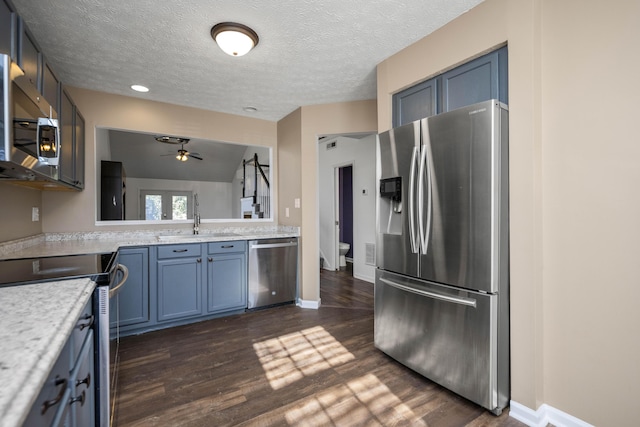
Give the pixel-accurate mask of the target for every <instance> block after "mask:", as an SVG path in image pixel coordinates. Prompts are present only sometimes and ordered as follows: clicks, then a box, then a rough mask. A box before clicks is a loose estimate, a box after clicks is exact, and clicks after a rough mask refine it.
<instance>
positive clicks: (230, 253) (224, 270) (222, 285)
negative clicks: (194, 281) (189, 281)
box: [207, 241, 247, 313]
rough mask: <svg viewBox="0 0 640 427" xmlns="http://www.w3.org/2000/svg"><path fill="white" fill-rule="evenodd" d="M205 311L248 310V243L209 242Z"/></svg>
mask: <svg viewBox="0 0 640 427" xmlns="http://www.w3.org/2000/svg"><path fill="white" fill-rule="evenodd" d="M207 291H208V292H207V311H208V312H209V313H219V312H224V311H229V310H239V309H244V308H246V307H247V242H246V241H234V242H216V243H209V245H208V256H207Z"/></svg>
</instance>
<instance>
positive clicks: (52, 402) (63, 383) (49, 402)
mask: <svg viewBox="0 0 640 427" xmlns="http://www.w3.org/2000/svg"><path fill="white" fill-rule="evenodd" d="M68 383H69V382H68V381H67V379H66V378H60V377H59V376H57V375H56V380H55V383H54V384H55V385H56V387H58V386H60V385H61V386H62V387H60V391H59V392H58V395H57V396H56V397H54V398H53V399H51V400H45V402H44V403H43V404H42V411H40V414H42V415H44V413H45V412H47V409H49V408H51V407H52V406H55V405H57V404H58V403H60V401H61V400H62V396H63V395H64V392H65V390H66V389H67V384H68Z"/></svg>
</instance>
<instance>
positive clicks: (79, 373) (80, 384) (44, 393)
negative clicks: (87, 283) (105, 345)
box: [23, 300, 96, 427]
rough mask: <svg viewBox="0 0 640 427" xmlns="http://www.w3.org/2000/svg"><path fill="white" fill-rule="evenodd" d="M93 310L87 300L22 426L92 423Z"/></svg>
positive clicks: (93, 421) (93, 381) (88, 424)
mask: <svg viewBox="0 0 640 427" xmlns="http://www.w3.org/2000/svg"><path fill="white" fill-rule="evenodd" d="M93 319H94V318H93V309H92V301H91V300H89V302H88V303H87V306H86V307H85V309H84V311H83V312H82V314H81V315H80V318H79V319H78V321H77V323H76V326H75V328H74V330H73V332H72V333H71V337H70V338H69V339H68V340H67V342H66V344H65V346H64V347H63V349H62V351H61V352H60V355H59V356H58V359H57V361H56V362H55V364H54V366H53V368H52V370H51V371H50V372H49V376H48V377H47V380H46V381H45V383H44V385H43V386H42V389H41V391H40V394H39V395H38V397H37V398H36V400H35V402H34V404H33V406H32V407H31V410H30V411H29V414H28V415H27V418H26V420H25V422H24V424H23V425H24V426H52V427H58V426H65V427H84V426H93V425H94V424H95V406H96V398H95V396H96V395H95V375H94V363H93V360H94V359H93V353H94V348H95V345H94V340H93V323H94V322H93Z"/></svg>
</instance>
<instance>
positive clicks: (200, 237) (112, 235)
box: [0, 227, 300, 260]
mask: <svg viewBox="0 0 640 427" xmlns="http://www.w3.org/2000/svg"><path fill="white" fill-rule="evenodd" d="M299 235H300V234H299V229H298V228H297V227H269V228H264V229H259V228H244V229H232V230H224V231H213V230H207V231H203V232H201V233H200V234H190V230H158V231H149V230H145V231H126V232H125V231H112V232H80V233H46V234H42V235H38V236H33V237H29V238H25V239H20V240H15V241H12V242H5V243H0V260H2V259H17V258H34V257H43V256H58V255H77V254H89V253H102V252H115V251H117V250H118V249H120V248H123V247H130V246H150V245H169V244H181V243H202V242H222V241H233V240H254V239H271V238H280V237H299Z"/></svg>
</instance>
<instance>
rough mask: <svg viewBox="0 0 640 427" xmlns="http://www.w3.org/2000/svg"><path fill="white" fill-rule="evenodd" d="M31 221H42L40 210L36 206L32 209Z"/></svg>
mask: <svg viewBox="0 0 640 427" xmlns="http://www.w3.org/2000/svg"><path fill="white" fill-rule="evenodd" d="M31 221H32V222H38V221H40V208H38V207H37V206H34V207H32V208H31Z"/></svg>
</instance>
